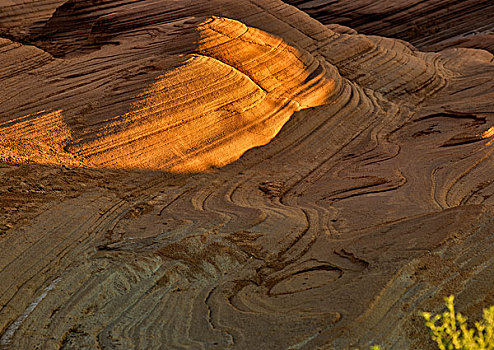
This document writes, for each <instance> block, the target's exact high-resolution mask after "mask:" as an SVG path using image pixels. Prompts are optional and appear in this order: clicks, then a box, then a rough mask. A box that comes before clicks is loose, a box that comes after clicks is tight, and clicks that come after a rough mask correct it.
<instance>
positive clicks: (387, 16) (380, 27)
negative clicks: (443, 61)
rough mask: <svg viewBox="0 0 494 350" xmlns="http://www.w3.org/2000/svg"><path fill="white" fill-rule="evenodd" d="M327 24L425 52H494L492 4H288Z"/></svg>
mask: <svg viewBox="0 0 494 350" xmlns="http://www.w3.org/2000/svg"><path fill="white" fill-rule="evenodd" d="M285 2H286V3H289V4H292V5H295V6H297V7H299V8H300V9H301V10H303V11H306V12H307V13H308V14H310V15H311V16H312V17H314V18H316V19H318V20H319V21H321V22H322V23H325V24H328V25H334V24H336V23H338V24H341V25H343V26H349V27H351V28H353V29H356V30H357V31H359V32H361V33H365V34H375V35H383V36H390V37H394V38H399V39H403V40H406V41H409V42H411V43H412V44H414V45H415V46H417V47H418V48H420V49H424V50H428V51H435V50H440V49H444V48H446V47H470V48H479V49H486V50H489V51H490V52H494V22H493V21H492V17H493V16H494V3H493V2H492V1H489V0H481V1H479V0H464V1H458V0H427V1H420V0H400V1H386V0H378V1H375V0H373V1H371V0H358V1H330V0H286V1H285Z"/></svg>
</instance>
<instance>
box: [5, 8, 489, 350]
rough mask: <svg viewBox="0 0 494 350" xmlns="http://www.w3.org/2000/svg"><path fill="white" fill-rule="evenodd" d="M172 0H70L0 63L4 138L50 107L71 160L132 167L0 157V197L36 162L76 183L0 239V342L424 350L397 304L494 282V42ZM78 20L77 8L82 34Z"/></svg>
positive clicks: (46, 179) (44, 125) (16, 190)
mask: <svg viewBox="0 0 494 350" xmlns="http://www.w3.org/2000/svg"><path fill="white" fill-rule="evenodd" d="M13 1H17V0H13ZM39 3H41V1H40V2H39ZM167 4H168V2H167ZM169 4H170V7H169V8H168V7H167V8H163V2H162V1H161V0H159V1H154V0H147V1H140V2H136V1H107V2H104V3H98V2H93V1H87V2H85V1H81V2H78V3H77V6H73V5H74V2H71V1H69V2H67V5H65V6H62V7H61V8H60V9H59V10H58V11H57V12H56V13H55V14H53V19H52V20H50V25H49V26H47V27H46V28H44V29H43V30H44V33H45V35H46V37H47V38H48V39H50V41H51V44H53V47H56V50H55V51H57V52H58V54H59V55H60V57H63V58H57V59H55V60H54V61H53V60H52V62H46V63H45V64H43V65H41V66H38V65H36V64H33V63H32V62H33V61H30V60H28V59H26V60H21V61H19V67H20V68H22V69H20V70H19V73H16V74H17V75H16V76H13V77H8V78H6V79H2V78H0V87H1V88H3V89H4V90H5V91H7V92H8V96H10V98H4V99H3V100H2V101H0V107H1V111H2V115H1V117H0V118H1V119H0V120H1V121H0V130H3V133H2V136H8V137H14V138H20V137H21V136H22V137H30V136H31V135H32V136H34V137H33V138H32V140H31V141H32V142H36V141H39V143H41V142H48V141H47V140H49V139H50V135H53V134H54V132H55V131H56V128H55V126H57V125H58V126H60V128H62V127H63V130H65V131H67V133H63V132H62V133H60V134H59V139H57V142H59V143H60V144H63V145H64V147H65V148H64V151H65V152H67V153H68V154H70V155H72V156H74V157H77V158H78V160H79V161H81V163H80V164H81V165H82V166H88V165H90V166H92V167H100V168H103V167H109V168H125V169H128V168H140V169H141V170H140V171H136V170H132V171H130V170H126V171H120V172H118V173H119V174H120V173H121V174H125V175H119V176H116V174H117V171H115V170H112V171H109V170H107V169H99V170H94V169H91V171H93V172H96V171H97V173H93V172H89V173H87V174H86V173H83V170H84V171H88V169H80V168H75V167H74V168H70V169H66V168H64V169H63V170H61V171H59V172H58V173H56V172H55V170H56V169H58V168H55V167H41V166H39V165H36V164H33V165H23V166H20V165H12V164H11V165H9V166H8V167H1V168H0V176H1V178H0V179H1V180H2V181H0V190H2V191H0V194H1V196H0V201H1V200H2V198H5V197H6V195H4V192H5V193H6V194H7V195H9V194H12V196H18V198H22V202H29V201H30V197H29V196H28V195H29V194H30V192H27V191H29V188H30V187H29V184H28V182H30V181H33V182H35V183H36V184H38V183H40V184H41V183H42V184H44V187H43V188H44V189H45V190H46V191H52V190H51V188H52V187H53V186H51V181H53V178H54V177H55V175H54V174H56V176H57V177H60V181H59V182H61V183H62V184H64V185H63V186H61V187H62V190H63V189H64V188H65V187H64V186H71V187H76V188H75V189H74V190H72V192H70V196H71V197H74V198H67V197H65V199H64V201H63V202H59V203H55V202H54V201H51V202H49V201H48V200H47V199H46V198H45V197H42V193H41V191H39V193H38V192H37V195H38V196H39V197H37V198H38V200H39V203H40V204H36V205H37V206H38V207H41V206H43V207H42V210H41V209H40V210H41V212H40V214H39V215H37V216H36V217H35V218H32V217H31V218H30V219H29V220H28V221H25V222H22V221H20V223H19V224H18V225H17V226H15V227H14V229H11V230H7V231H5V233H4V234H2V235H1V236H0V251H2V252H5V253H4V254H2V255H0V267H1V269H0V280H2V281H5V283H2V284H0V334H2V335H1V337H3V338H1V339H7V338H8V344H7V341H5V344H7V345H6V347H7V348H12V349H16V348H20V349H24V348H26V349H29V348H35V347H38V348H43V349H45V348H46V349H51V348H53V349H78V348H81V347H85V348H88V349H99V348H107V347H108V348H115V349H130V348H136V349H137V348H138V349H141V348H143V349H153V348H170V349H175V348H180V349H218V350H220V349H226V348H233V349H252V348H253V347H258V348H259V349H288V348H298V349H316V348H321V349H325V348H336V349H348V348H352V347H358V348H366V347H368V346H369V345H370V344H375V343H379V344H382V345H383V346H385V347H386V348H388V347H389V348H396V349H404V348H420V349H427V348H428V345H429V343H428V342H427V339H426V338H421V335H420V334H422V333H423V334H425V332H422V331H421V332H418V331H417V330H422V328H421V327H422V326H423V325H422V323H421V322H422V321H420V320H417V318H416V317H415V315H416V314H417V313H418V312H420V311H423V310H428V311H440V308H441V307H442V305H443V303H442V297H443V296H444V295H446V293H447V294H449V293H455V294H457V295H459V296H461V295H463V296H464V297H463V298H462V299H460V300H461V302H460V304H459V307H461V308H463V309H465V311H466V312H465V314H468V316H469V317H474V316H475V317H476V314H477V311H479V310H480V308H481V307H482V306H485V305H482V302H484V301H485V300H487V298H491V297H492V288H491V286H492V284H493V283H494V273H493V272H494V264H493V259H492V256H493V253H492V250H493V248H492V247H493V242H492V240H493V238H492V234H491V231H492V224H493V211H492V207H493V204H494V202H493V200H494V186H493V184H494V179H493V172H492V171H491V170H492V150H493V145H492V144H491V141H492V135H491V134H492V128H493V122H494V121H493V119H492V115H494V114H492V113H493V111H494V105H493V103H492V99H491V98H490V97H491V95H492V87H493V86H494V85H493V82H492V79H493V78H492V72H493V71H494V68H493V66H492V62H491V58H492V57H490V56H489V55H488V54H487V53H478V52H476V53H475V54H473V53H472V52H467V51H463V50H455V51H445V52H442V53H439V54H427V53H426V54H423V53H420V52H418V51H416V50H414V49H413V48H411V47H410V46H409V45H407V44H406V43H403V42H401V41H396V40H392V39H384V38H377V37H366V36H364V35H358V34H356V33H354V32H353V31H352V30H349V29H345V28H339V27H335V26H331V27H330V28H328V27H325V26H323V25H321V24H320V23H318V22H315V21H314V20H313V19H310V18H309V17H308V16H307V15H305V14H303V13H301V12H300V11H297V10H296V9H295V8H293V7H289V6H287V5H285V4H283V3H282V2H281V1H277V0H269V1H268V0H252V1H237V0H236V1H233V0H231V1H230V0H197V1H190V2H188V1H180V2H170V3H169ZM187 5H190V7H188V6H187ZM71 6H73V7H71ZM28 7H29V6H28ZM26 11H27V9H26ZM28 12H29V11H28ZM211 15H215V17H210V16H211ZM196 17H197V18H196ZM225 17H230V18H234V19H235V20H233V19H228V18H225ZM75 18H79V19H80V20H81V21H84V22H85V23H86V24H88V23H89V24H91V25H92V24H94V23H98V25H94V26H92V29H91V31H92V32H91V33H92V35H93V36H92V39H91V40H94V41H93V44H94V45H93V46H91V45H89V46H88V42H86V41H85V40H86V39H87V38H89V36H88V35H86V34H87V33H86V32H85V31H84V30H85V29H84V28H83V27H84V26H81V27H80V28H68V27H67V23H70V21H68V20H67V19H75ZM205 18H209V19H205ZM16 21H17V20H15V19H13V20H12V22H11V23H17V22H16ZM57 23H58V27H57V26H56V24H57ZM40 25H41V23H40ZM48 27H50V28H51V29H50V28H48ZM331 28H333V29H334V30H332V29H331ZM53 29H57V30H58V32H57V31H53ZM73 30H76V33H74V32H73ZM113 31H114V32H113ZM50 33H51V34H50ZM71 38H73V39H74V38H76V39H77V40H80V41H78V42H72V43H71V41H70V39H71ZM85 38H86V39H85ZM100 39H101V41H98V40H100ZM103 39H104V40H103ZM77 40H76V41H77ZM105 41H108V42H107V43H106V44H105V43H104V42H105ZM116 42H118V43H119V45H116V44H115V43H116ZM38 44H42V43H38ZM51 44H50V45H51ZM8 45H9V47H10V46H11V44H8ZM19 45H21V44H13V46H15V47H16V49H15V50H17V49H18V48H24V49H26V50H25V51H18V52H22V54H23V55H27V56H26V58H27V57H29V55H38V54H40V53H41V52H42V51H41V50H39V49H36V48H34V47H30V48H26V47H25V46H22V45H21V46H19ZM81 45H82V46H81ZM48 46H49V45H48ZM53 47H51V48H52V49H53ZM78 47H79V49H78ZM46 49H49V48H48V47H46ZM15 50H9V51H6V52H3V53H2V54H0V58H1V57H2V55H3V56H4V57H8V59H9V60H12V58H13V56H10V55H14V53H15ZM178 53H180V54H182V55H183V57H178V56H177V55H178ZM7 61H8V60H6V61H5V62H7ZM0 62H2V61H1V60H0ZM9 62H13V61H9ZM23 62H25V64H24V63H23ZM9 64H10V63H9ZM23 64H24V66H23ZM31 65H32V66H33V67H34V66H35V67H36V68H34V70H33V71H31V70H30V67H31ZM1 67H2V66H1V63H0V69H2V68H1ZM27 72H31V73H33V74H35V76H36V79H37V80H36V84H35V83H33V78H32V76H31V75H30V74H28V73H27ZM14 92H18V94H19V97H15V98H14V97H13V96H16V94H15V93H14ZM452 96H454V98H453V97H452ZM41 107H43V108H41ZM41 110H46V111H59V112H56V113H49V112H43V113H38V112H39V111H41ZM66 135H67V138H65V136H66ZM473 137H474V138H475V140H476V141H475V142H464V141H465V140H467V141H468V140H470V139H471V138H473ZM453 141H455V142H453ZM456 141H460V142H456ZM448 142H449V143H448ZM445 144H448V146H447V147H444V145H445ZM260 145H263V146H262V147H256V146H260ZM33 158H34V161H39V162H41V161H40V159H41V160H43V159H42V158H39V157H38V156H37V155H36V154H34V153H33ZM62 164H67V163H63V162H62ZM216 166H222V168H221V169H217V168H214V169H213V171H210V172H204V173H200V174H197V173H196V174H169V173H167V172H166V171H174V172H188V171H198V170H201V171H202V170H208V169H210V167H216ZM142 169H148V170H149V169H161V170H163V169H165V170H166V171H156V172H149V171H143V170H142ZM69 174H72V175H69ZM74 174H75V175H74ZM78 174H81V176H82V177H83V179H84V176H85V177H86V178H91V179H93V178H95V180H94V181H97V183H98V185H97V186H96V187H94V186H93V187H90V188H88V189H86V188H84V186H82V184H80V182H81V181H79V182H77V181H74V176H75V178H76V179H77V175H78ZM4 180H5V181H4ZM21 181H22V183H21ZM86 181H89V180H86ZM82 182H84V181H82ZM4 183H6V185H5V184H4ZM2 186H3V187H2ZM0 203H1V204H3V203H4V202H0ZM5 203H7V204H9V202H8V201H5ZM22 205H25V204H22ZM22 205H21V206H19V209H18V210H19V211H20V212H21V213H22V210H32V208H33V206H31V207H26V208H28V209H23V206H22ZM16 209H17V208H16ZM0 215H3V213H0ZM4 217H6V218H7V219H9V220H12V219H11V218H10V217H8V216H0V219H3V218H4ZM0 229H1V230H2V231H0V232H4V231H3V227H1V226H0ZM60 276H63V278H62V279H61V280H58V282H57V284H56V286H54V288H52V289H51V290H50V291H49V293H47V294H46V295H45V294H44V293H43V291H44V290H45V288H46V286H47V285H48V284H49V283H50V281H54V280H56V279H57V278H59V277H60ZM40 295H41V296H43V298H42V300H40V299H39V298H40ZM33 305H36V306H35V307H34V308H33ZM26 311H28V312H27V313H26ZM462 312H463V310H462ZM19 320H21V321H19ZM418 333H419V334H418ZM424 337H426V336H424ZM5 344H4V345H5Z"/></svg>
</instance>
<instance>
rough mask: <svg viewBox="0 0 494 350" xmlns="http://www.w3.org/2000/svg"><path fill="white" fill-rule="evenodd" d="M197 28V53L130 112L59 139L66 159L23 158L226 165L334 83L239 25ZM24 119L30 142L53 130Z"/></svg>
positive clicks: (200, 167) (184, 167) (173, 166)
mask: <svg viewBox="0 0 494 350" xmlns="http://www.w3.org/2000/svg"><path fill="white" fill-rule="evenodd" d="M196 30H197V32H198V35H199V38H200V41H199V42H198V44H197V47H196V51H197V53H195V54H192V55H189V56H190V58H188V59H186V60H185V61H184V62H182V63H181V64H180V65H179V66H178V67H175V68H172V69H171V70H169V71H168V72H166V73H164V74H162V75H159V76H157V77H156V78H155V81H154V82H152V83H150V84H149V86H147V87H146V86H145V87H143V91H142V92H140V93H139V94H138V95H137V96H135V97H134V99H136V101H135V102H134V103H132V104H131V105H130V106H129V109H130V111H129V112H127V113H125V114H122V115H116V116H112V117H111V118H107V119H103V120H100V121H98V125H97V126H96V127H92V128H91V131H90V132H83V133H82V134H74V135H73V136H71V137H69V136H68V135H66V137H65V138H63V139H60V140H59V143H58V144H57V147H59V148H62V147H63V148H64V149H65V150H66V152H67V154H65V155H64V157H60V155H59V154H58V153H57V154H53V157H52V158H50V157H46V156H42V155H40V154H39V153H37V152H36V150H33V152H32V154H31V155H30V157H28V158H29V161H31V162H39V163H48V164H52V163H55V164H56V163H62V164H64V163H65V162H66V159H72V158H75V159H77V160H78V161H79V162H80V164H81V165H87V166H92V167H105V168H123V169H128V168H137V169H152V170H167V171H172V172H197V171H204V170H207V169H209V168H211V167H221V166H225V165H226V164H228V163H231V162H232V161H234V160H236V159H238V158H239V157H240V156H241V155H242V154H243V153H244V152H245V151H247V150H249V149H251V148H253V147H257V146H261V145H264V144H266V143H268V142H269V141H270V140H271V139H272V138H273V137H274V136H275V135H276V134H277V133H278V131H279V130H280V129H281V127H282V126H283V125H284V124H285V123H286V121H287V120H288V119H289V118H290V116H291V115H292V114H293V112H295V111H297V110H300V109H303V108H309V107H315V106H318V105H321V104H324V103H325V102H327V101H328V100H329V99H330V97H331V95H332V94H333V93H334V90H335V79H338V80H340V79H341V78H340V77H339V74H338V73H337V70H336V69H335V68H334V67H331V66H330V65H328V64H327V63H326V62H325V61H319V60H318V59H316V58H314V57H313V56H312V55H311V54H309V53H308V52H306V51H305V50H302V49H299V48H297V47H296V46H293V45H290V44H288V43H286V42H285V41H284V40H283V39H281V38H280V37H276V36H273V35H271V34H268V33H266V32H263V31H261V30H259V29H255V28H250V27H248V26H246V25H244V24H242V23H240V22H238V21H234V20H229V19H225V18H220V17H216V18H211V19H208V20H206V21H205V22H204V23H202V24H199V25H198V26H197V27H196ZM69 62H70V59H67V60H66V61H65V62H64V63H65V64H68V63H69ZM79 64H80V65H81V69H85V70H86V71H84V72H81V73H80V74H84V75H86V74H87V75H89V76H91V75H92V76H94V77H95V78H98V75H99V74H100V71H98V70H96V71H94V70H92V66H91V61H88V60H84V61H82V62H79ZM57 65H58V62H53V63H52V64H49V66H48V67H45V69H46V70H47V72H46V74H50V75H51V76H50V77H49V78H48V79H46V80H45V81H48V80H50V79H56V78H55V77H54V76H53V75H55V76H56V74H57V72H56V67H57ZM83 65H84V66H83ZM48 85H50V84H49V83H48ZM111 97H112V98H116V96H115V95H113V96H111ZM93 102H94V103H98V101H97V100H96V101H93ZM63 105H64V101H62V102H61V105H60V106H62V109H61V112H60V113H65V114H67V115H68V117H67V118H69V121H68V122H67V123H68V124H71V123H72V120H71V118H70V117H69V116H70V115H71V114H72V115H73V114H74V111H73V109H74V106H72V105H70V104H69V103H68V104H67V105H66V106H63ZM91 109H92V108H91V107H89V110H88V111H87V112H86V113H84V112H85V110H82V113H81V114H82V116H79V119H81V120H80V122H81V123H85V124H88V123H91V122H92V120H91V117H92V115H91V114H92V113H91V112H92V110H91ZM31 119H32V120H31V126H30V129H29V135H30V136H29V137H30V138H32V139H36V138H38V137H39V136H38V133H43V132H45V131H46V128H51V127H52V124H50V123H49V122H48V123H47V122H46V121H45V120H44V118H31ZM62 119H63V118H62ZM59 122H61V123H63V120H61V121H59ZM67 123H65V124H64V127H65V128H68V126H67V125H66V124H67ZM10 124H15V122H9V125H10ZM69 129H70V128H69ZM21 132H22V129H21V130H19V131H17V130H15V128H12V127H11V126H9V128H6V129H0V133H2V135H3V136H4V138H9V139H18V138H20V137H22V135H21V134H20V133H21ZM52 142H55V143H56V140H52ZM15 147H16V146H15V145H13V146H10V147H6V148H5V150H4V151H3V152H4V153H5V155H4V157H10V158H19V159H20V157H21V153H22V152H25V147H26V145H25V144H24V145H21V146H20V148H17V149H16V148H15Z"/></svg>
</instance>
